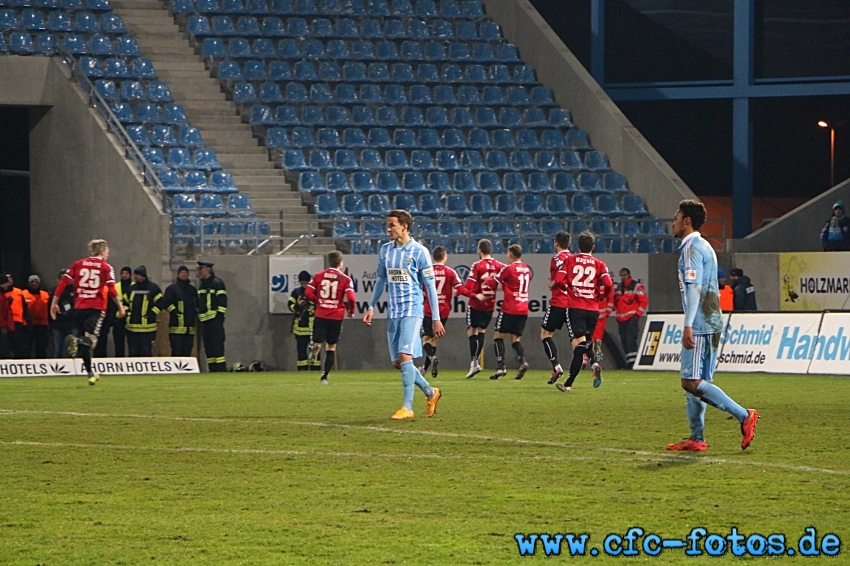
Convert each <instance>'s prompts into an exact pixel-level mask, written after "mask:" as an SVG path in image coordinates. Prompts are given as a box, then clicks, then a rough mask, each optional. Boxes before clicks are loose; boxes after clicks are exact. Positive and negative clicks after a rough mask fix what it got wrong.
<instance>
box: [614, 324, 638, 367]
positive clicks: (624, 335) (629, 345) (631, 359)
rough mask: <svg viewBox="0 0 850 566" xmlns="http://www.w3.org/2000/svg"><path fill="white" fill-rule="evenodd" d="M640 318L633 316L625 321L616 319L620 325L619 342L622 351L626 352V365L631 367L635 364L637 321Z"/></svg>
mask: <svg viewBox="0 0 850 566" xmlns="http://www.w3.org/2000/svg"><path fill="white" fill-rule="evenodd" d="M639 320H640V319H639V318H638V317H636V316H633V317H632V318H630V319H629V320H627V321H625V322H621V321H618V322H617V325H618V326H619V327H620V343H621V344H622V345H623V351H624V352H625V353H626V367H628V368H629V369H631V367H632V366H633V365H635V360H636V359H637V351H638V321H639Z"/></svg>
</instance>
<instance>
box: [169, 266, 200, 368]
mask: <svg viewBox="0 0 850 566" xmlns="http://www.w3.org/2000/svg"><path fill="white" fill-rule="evenodd" d="M164 300H165V308H166V310H168V312H169V313H171V316H170V317H169V319H168V338H169V340H170V341H171V355H172V356H191V355H192V346H193V345H194V344H195V322H196V321H197V319H198V290H197V289H196V288H195V286H194V285H192V284H191V283H190V282H189V268H188V267H186V266H185V265H181V266H180V267H178V268H177V281H176V282H175V283H172V284H171V285H169V286H168V288H166V289H165V298H164Z"/></svg>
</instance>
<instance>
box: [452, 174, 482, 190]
mask: <svg viewBox="0 0 850 566" xmlns="http://www.w3.org/2000/svg"><path fill="white" fill-rule="evenodd" d="M452 188H453V190H455V191H456V192H459V193H474V192H476V191H477V190H478V188H477V186H476V184H475V176H474V175H473V174H472V173H470V172H469V171H459V172H457V173H455V174H454V177H453V179H452Z"/></svg>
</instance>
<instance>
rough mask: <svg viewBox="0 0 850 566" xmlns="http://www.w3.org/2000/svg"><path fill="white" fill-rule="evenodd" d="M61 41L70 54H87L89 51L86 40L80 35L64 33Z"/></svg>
mask: <svg viewBox="0 0 850 566" xmlns="http://www.w3.org/2000/svg"><path fill="white" fill-rule="evenodd" d="M54 37H55V36H54ZM62 43H63V44H64V45H65V49H67V50H68V52H69V53H71V54H72V55H87V54H88V52H89V48H88V45H86V40H85V39H84V38H83V36H81V35H77V34H75V33H66V34H65V37H64V38H63V39H62Z"/></svg>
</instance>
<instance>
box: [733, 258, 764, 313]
mask: <svg viewBox="0 0 850 566" xmlns="http://www.w3.org/2000/svg"><path fill="white" fill-rule="evenodd" d="M729 275H730V278H731V279H732V289H733V291H734V292H735V302H734V304H733V310H736V311H755V310H758V307H757V306H756V288H755V287H753V283H752V281H750V278H749V277H747V276H746V275H744V270H743V269H740V268H737V267H736V268H735V269H733V270H732V271H730V272H729Z"/></svg>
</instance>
